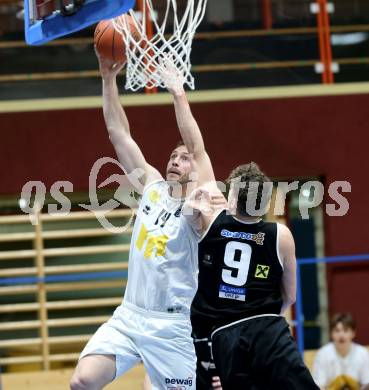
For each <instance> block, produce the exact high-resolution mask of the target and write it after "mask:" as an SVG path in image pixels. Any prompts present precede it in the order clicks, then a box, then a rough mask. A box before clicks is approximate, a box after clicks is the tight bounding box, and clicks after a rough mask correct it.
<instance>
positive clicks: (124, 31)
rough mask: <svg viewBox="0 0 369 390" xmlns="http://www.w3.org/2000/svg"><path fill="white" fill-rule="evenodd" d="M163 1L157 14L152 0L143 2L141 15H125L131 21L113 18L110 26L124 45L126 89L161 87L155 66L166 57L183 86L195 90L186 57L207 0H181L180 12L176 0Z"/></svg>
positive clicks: (130, 13) (157, 69)
mask: <svg viewBox="0 0 369 390" xmlns="http://www.w3.org/2000/svg"><path fill="white" fill-rule="evenodd" d="M165 1H166V7H165V9H162V10H161V12H160V13H159V12H158V11H157V10H156V9H155V8H154V5H153V1H152V0H143V10H142V12H140V13H138V12H134V11H132V10H131V11H130V12H129V15H130V16H131V17H132V19H133V20H132V19H130V18H129V19H128V18H127V17H125V16H124V15H123V16H119V17H118V18H115V19H114V27H115V29H116V30H117V31H118V32H120V34H121V35H122V37H123V39H124V42H125V46H126V56H127V69H126V89H130V90H132V91H137V90H138V89H141V88H144V87H146V88H154V87H165V86H164V83H163V81H162V80H161V78H160V72H159V66H160V59H161V58H163V57H164V56H168V55H169V56H170V57H171V58H172V60H173V63H174V65H175V67H176V68H177V69H178V71H180V72H181V73H182V74H183V77H184V83H185V84H187V85H188V86H189V87H190V88H191V89H194V88H195V84H194V78H193V76H192V74H191V60H190V54H191V47H192V41H193V37H194V35H195V32H196V29H197V27H198V26H199V24H200V23H201V21H202V19H203V17H204V15H205V9H206V3H207V0H186V1H182V3H186V4H185V6H184V7H181V9H180V10H178V8H179V7H178V6H179V5H178V4H177V0H165ZM165 1H164V3H165ZM156 3H157V1H156ZM161 3H163V2H161ZM179 11H180V12H179ZM132 24H134V27H132ZM169 28H170V31H169ZM135 29H136V30H138V32H139V34H137V31H134V30H135ZM151 29H152V31H150V30H151Z"/></svg>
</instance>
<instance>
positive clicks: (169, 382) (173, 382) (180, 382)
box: [165, 376, 193, 389]
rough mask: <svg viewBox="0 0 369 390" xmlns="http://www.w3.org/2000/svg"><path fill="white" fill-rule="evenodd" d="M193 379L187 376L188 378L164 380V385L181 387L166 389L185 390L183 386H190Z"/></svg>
mask: <svg viewBox="0 0 369 390" xmlns="http://www.w3.org/2000/svg"><path fill="white" fill-rule="evenodd" d="M192 382H193V378H192V376H189V377H188V378H184V379H182V378H165V384H166V385H183V386H180V387H168V389H182V388H183V389H185V388H186V387H185V386H192Z"/></svg>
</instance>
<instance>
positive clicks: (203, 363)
mask: <svg viewBox="0 0 369 390" xmlns="http://www.w3.org/2000/svg"><path fill="white" fill-rule="evenodd" d="M194 344H195V350H196V356H197V367H196V389H197V390H211V389H212V388H213V387H212V378H213V376H218V373H217V371H216V369H215V364H214V360H213V358H212V355H211V339H210V337H209V338H204V339H194Z"/></svg>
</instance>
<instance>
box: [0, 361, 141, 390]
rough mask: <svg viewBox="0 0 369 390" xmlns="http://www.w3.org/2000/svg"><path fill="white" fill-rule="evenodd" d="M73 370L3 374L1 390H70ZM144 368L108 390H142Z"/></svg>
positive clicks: (132, 371) (135, 370) (130, 372)
mask: <svg viewBox="0 0 369 390" xmlns="http://www.w3.org/2000/svg"><path fill="white" fill-rule="evenodd" d="M72 373H73V370H72V369H70V370H69V369H68V370H53V371H48V372H27V373H19V372H17V373H14V374H3V375H2V377H1V379H2V389H1V386H0V389H1V390H68V389H69V380H70V378H71V376H72ZM143 378H144V368H143V366H142V365H140V366H138V367H135V368H133V369H132V370H131V371H129V372H128V373H127V374H126V375H124V377H123V378H120V379H118V380H116V381H114V382H113V383H112V384H110V385H109V386H106V387H105V389H106V390H142V383H143Z"/></svg>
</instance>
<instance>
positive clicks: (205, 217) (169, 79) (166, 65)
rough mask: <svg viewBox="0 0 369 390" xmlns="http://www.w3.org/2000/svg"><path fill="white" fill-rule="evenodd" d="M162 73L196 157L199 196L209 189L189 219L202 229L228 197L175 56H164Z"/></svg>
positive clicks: (194, 157)
mask: <svg viewBox="0 0 369 390" xmlns="http://www.w3.org/2000/svg"><path fill="white" fill-rule="evenodd" d="M160 73H161V77H162V80H163V81H164V84H165V86H166V88H167V89H168V91H169V92H170V93H171V94H172V96H173V102H174V109H175V115H176V119H177V125H178V129H179V132H180V134H181V137H182V140H183V142H184V144H185V145H186V147H187V150H188V152H189V153H191V155H192V158H193V159H192V161H193V167H194V170H195V171H196V173H197V188H199V187H201V188H202V189H201V190H200V191H199V192H198V193H197V195H196V197H198V195H199V193H203V194H204V193H206V192H207V193H208V194H209V197H208V199H207V198H206V197H205V198H203V199H202V200H199V199H197V201H196V202H197V203H200V204H201V205H200V207H197V206H195V207H194V208H193V209H194V214H193V216H192V218H190V219H189V222H190V223H191V225H192V226H194V227H195V228H196V229H197V230H198V228H199V226H200V230H202V231H205V230H206V229H207V228H208V226H209V225H210V224H211V223H212V222H213V218H214V215H215V212H216V210H219V209H220V208H224V207H225V206H226V200H225V198H224V196H223V195H222V193H221V191H220V190H219V189H218V187H217V184H216V181H215V175H214V170H213V166H212V164H211V161H210V157H209V155H208V153H207V151H206V149H205V144H204V140H203V137H202V134H201V130H200V128H199V125H198V124H197V122H196V120H195V118H194V116H193V114H192V111H191V108H190V104H189V102H188V99H187V96H186V93H185V90H184V88H183V84H184V79H183V76H182V74H181V73H180V71H178V70H177V69H176V67H175V65H174V64H173V62H172V60H171V59H170V58H168V57H167V58H164V59H163V61H162V63H161V67H160ZM210 201H211V204H210ZM207 202H208V206H205V208H206V209H207V210H208V212H204V211H203V210H202V208H203V207H204V203H207ZM193 203H194V202H191V204H187V207H189V208H191V206H192V205H193ZM211 209H213V210H214V212H211V211H210V210H211ZM209 211H210V212H209Z"/></svg>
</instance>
